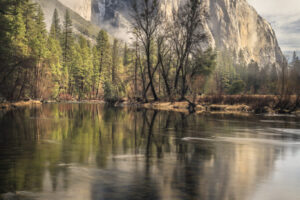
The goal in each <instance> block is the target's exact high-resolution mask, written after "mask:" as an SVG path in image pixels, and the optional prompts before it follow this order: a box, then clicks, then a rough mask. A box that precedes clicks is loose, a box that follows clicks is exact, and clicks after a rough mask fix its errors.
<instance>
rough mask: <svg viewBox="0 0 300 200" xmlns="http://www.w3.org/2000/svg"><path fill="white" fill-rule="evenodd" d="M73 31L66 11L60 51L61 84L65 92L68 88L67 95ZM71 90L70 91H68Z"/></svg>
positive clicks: (69, 81)
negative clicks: (62, 81)
mask: <svg viewBox="0 0 300 200" xmlns="http://www.w3.org/2000/svg"><path fill="white" fill-rule="evenodd" d="M73 42H74V41H73V30H72V20H71V17H70V14H69V11H68V10H66V13H65V18H64V27H63V36H62V50H63V68H64V69H63V72H64V73H63V79H64V80H65V82H64V83H63V85H64V86H63V87H64V89H65V90H67V88H69V93H71V92H70V91H72V89H71V82H72V80H71V78H72V77H71V76H70V72H71V70H72V69H71V62H72V58H73V55H72V52H73V51H72V47H73ZM70 89H71V90H70Z"/></svg>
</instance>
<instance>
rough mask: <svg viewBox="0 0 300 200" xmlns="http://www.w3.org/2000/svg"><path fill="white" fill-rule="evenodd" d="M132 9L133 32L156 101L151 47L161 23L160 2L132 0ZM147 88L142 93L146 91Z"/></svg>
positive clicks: (155, 0) (154, 0)
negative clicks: (140, 47)
mask: <svg viewBox="0 0 300 200" xmlns="http://www.w3.org/2000/svg"><path fill="white" fill-rule="evenodd" d="M132 9H133V14H132V18H133V22H132V26H133V30H134V31H133V33H134V34H135V35H136V37H137V38H138V40H139V41H140V42H141V43H142V45H143V48H144V50H145V54H146V61H147V62H146V64H147V74H148V79H149V85H150V88H151V92H152V95H153V98H154V100H155V101H156V100H158V96H157V94H156V91H155V86H154V75H155V71H156V70H155V68H154V67H153V63H152V59H151V49H152V46H153V42H154V41H155V37H156V34H157V32H158V28H159V26H160V24H161V14H160V3H159V1H158V0H134V1H133V3H132ZM157 65H158V64H157ZM157 65H156V66H157ZM147 88H149V87H147ZM147 88H146V90H145V91H144V93H147V90H148V89H147Z"/></svg>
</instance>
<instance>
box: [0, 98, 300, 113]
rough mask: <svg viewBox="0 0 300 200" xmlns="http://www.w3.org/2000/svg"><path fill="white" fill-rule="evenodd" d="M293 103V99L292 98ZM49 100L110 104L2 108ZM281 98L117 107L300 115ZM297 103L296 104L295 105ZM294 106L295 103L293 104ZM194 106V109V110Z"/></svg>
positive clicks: (125, 103)
mask: <svg viewBox="0 0 300 200" xmlns="http://www.w3.org/2000/svg"><path fill="white" fill-rule="evenodd" d="M290 101H291V102H290V105H292V104H293V103H292V102H293V101H292V100H290ZM48 103H70V104H78V103H80V104H106V102H105V101H103V100H83V101H43V102H42V101H38V100H28V101H18V102H4V103H0V109H2V110H3V109H5V110H9V109H14V108H19V107H26V106H39V105H42V104H48ZM279 103H280V102H279V100H278V99H276V98H275V97H274V96H259V95H257V96H224V97H218V98H216V97H207V96H206V97H200V98H198V99H197V101H196V103H195V104H192V103H191V102H189V101H182V102H150V103H141V102H136V101H130V100H128V99H123V100H122V101H119V102H117V103H114V104H113V106H116V107H138V108H145V109H153V110H160V111H173V112H181V113H196V114H202V113H212V114H214V113H222V114H251V113H252V114H294V115H299V116H300V108H299V106H297V107H296V108H295V109H293V110H289V109H287V108H288V106H285V108H280V107H278V106H277V105H279ZM295 105H296V104H295ZM289 107H291V106H289ZM191 108H192V112H191Z"/></svg>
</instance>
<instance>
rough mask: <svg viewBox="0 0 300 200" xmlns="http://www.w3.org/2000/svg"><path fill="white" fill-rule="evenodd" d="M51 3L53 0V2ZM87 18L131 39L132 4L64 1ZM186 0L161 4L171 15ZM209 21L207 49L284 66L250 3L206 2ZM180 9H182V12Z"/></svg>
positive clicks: (128, 1) (271, 36)
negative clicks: (224, 51) (229, 52)
mask: <svg viewBox="0 0 300 200" xmlns="http://www.w3.org/2000/svg"><path fill="white" fill-rule="evenodd" d="M49 1H50V0H49ZM60 1H61V2H62V3H63V4H65V5H66V6H68V7H70V8H71V9H73V10H74V11H75V12H77V13H78V14H79V15H81V16H82V17H83V18H85V19H87V20H90V21H91V22H92V23H94V24H97V25H99V26H100V27H102V28H104V29H106V30H107V31H108V32H109V33H111V34H112V35H114V36H116V37H119V38H121V39H124V40H127V39H129V37H130V36H129V35H130V34H129V31H130V7H131V0H60ZM183 1H185V0H161V2H162V10H163V11H164V12H165V13H166V14H167V15H170V14H171V13H172V10H173V9H174V8H175V9H176V8H178V7H179V5H180V3H182V2H183ZM203 1H204V5H205V6H206V7H207V11H208V14H209V18H208V19H207V21H206V24H205V29H206V30H205V31H206V33H207V35H208V36H209V37H208V38H209V39H208V40H207V42H205V44H203V45H204V46H205V47H207V46H210V47H213V48H216V49H218V50H224V49H226V50H230V51H231V52H233V54H234V57H235V58H236V59H235V60H236V62H242V61H243V62H246V63H250V62H251V60H254V61H256V62H257V63H258V64H259V65H260V66H264V65H269V64H273V63H281V62H283V61H284V56H283V54H282V52H281V49H280V47H279V45H278V42H277V39H276V35H275V33H274V31H273V29H272V27H271V25H270V24H269V23H268V22H267V21H266V20H264V19H263V18H262V17H261V16H259V15H258V14H257V12H256V11H255V9H254V8H253V7H251V6H250V5H249V4H248V3H247V1H246V0H203ZM179 9H180V8H179Z"/></svg>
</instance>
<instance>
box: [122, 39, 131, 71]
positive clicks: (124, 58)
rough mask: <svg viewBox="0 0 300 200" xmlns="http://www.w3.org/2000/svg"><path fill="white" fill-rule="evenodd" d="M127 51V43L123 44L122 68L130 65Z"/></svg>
mask: <svg viewBox="0 0 300 200" xmlns="http://www.w3.org/2000/svg"><path fill="white" fill-rule="evenodd" d="M129 56H130V55H129V49H128V47H127V43H125V46H124V55H123V65H124V66H127V65H129V63H130V60H129Z"/></svg>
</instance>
